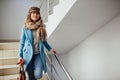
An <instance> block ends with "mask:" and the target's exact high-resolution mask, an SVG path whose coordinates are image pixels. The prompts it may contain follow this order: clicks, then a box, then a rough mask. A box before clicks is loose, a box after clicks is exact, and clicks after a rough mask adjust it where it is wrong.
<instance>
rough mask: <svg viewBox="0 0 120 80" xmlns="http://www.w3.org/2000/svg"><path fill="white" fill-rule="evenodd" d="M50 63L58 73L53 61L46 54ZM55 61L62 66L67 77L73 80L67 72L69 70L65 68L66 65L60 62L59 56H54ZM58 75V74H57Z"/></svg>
mask: <svg viewBox="0 0 120 80" xmlns="http://www.w3.org/2000/svg"><path fill="white" fill-rule="evenodd" d="M46 53H47V51H46ZM46 56H47V58H48V61H49V62H50V64H51V65H52V67H53V69H54V70H55V72H56V73H57V71H56V69H55V66H54V65H53V64H52V61H51V59H50V57H49V56H48V54H46ZM54 57H55V59H56V60H57V62H58V63H59V65H60V66H61V68H62V69H63V71H64V72H65V74H66V76H67V77H68V79H69V80H73V78H72V77H71V75H70V74H69V72H68V71H67V69H66V68H65V67H64V65H63V64H62V63H61V61H60V60H59V58H58V56H57V55H56V54H54ZM57 74H58V73H57Z"/></svg>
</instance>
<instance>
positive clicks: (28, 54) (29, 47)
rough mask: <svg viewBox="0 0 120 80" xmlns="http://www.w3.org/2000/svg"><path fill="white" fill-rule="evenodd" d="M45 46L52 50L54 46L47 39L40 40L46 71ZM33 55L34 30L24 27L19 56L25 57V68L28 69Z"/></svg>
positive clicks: (41, 55) (41, 54) (41, 56)
mask: <svg viewBox="0 0 120 80" xmlns="http://www.w3.org/2000/svg"><path fill="white" fill-rule="evenodd" d="M44 46H45V47H46V48H47V49H48V51H50V50H51V49H52V48H51V46H50V45H49V44H48V43H47V41H46V40H45V41H41V42H39V50H40V58H41V60H42V62H43V65H44V72H46V71H47V67H46V56H45V53H44ZM32 56H33V36H32V31H31V30H29V29H27V28H25V27H23V28H22V33H21V38H20V48H19V57H20V58H23V59H24V60H25V63H24V70H25V71H26V68H27V65H28V64H29V62H30V61H31V59H32Z"/></svg>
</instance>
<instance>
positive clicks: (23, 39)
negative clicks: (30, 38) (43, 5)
mask: <svg viewBox="0 0 120 80" xmlns="http://www.w3.org/2000/svg"><path fill="white" fill-rule="evenodd" d="M25 38H26V37H25V27H23V28H22V30H21V36H20V46H19V54H18V56H19V57H20V58H23V47H24V43H25Z"/></svg>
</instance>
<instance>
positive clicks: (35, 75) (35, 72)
mask: <svg viewBox="0 0 120 80" xmlns="http://www.w3.org/2000/svg"><path fill="white" fill-rule="evenodd" d="M26 71H27V73H28V77H29V80H37V79H40V78H41V77H42V71H43V63H42V60H41V58H40V55H39V54H34V55H33V57H32V59H31V61H30V63H29V64H28V66H27V69H26Z"/></svg>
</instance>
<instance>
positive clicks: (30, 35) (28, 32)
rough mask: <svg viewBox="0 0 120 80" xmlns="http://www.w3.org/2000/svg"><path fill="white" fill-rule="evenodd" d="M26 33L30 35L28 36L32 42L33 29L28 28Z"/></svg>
mask: <svg viewBox="0 0 120 80" xmlns="http://www.w3.org/2000/svg"><path fill="white" fill-rule="evenodd" d="M26 34H27V36H28V38H29V40H30V43H32V31H31V30H27V31H26Z"/></svg>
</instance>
